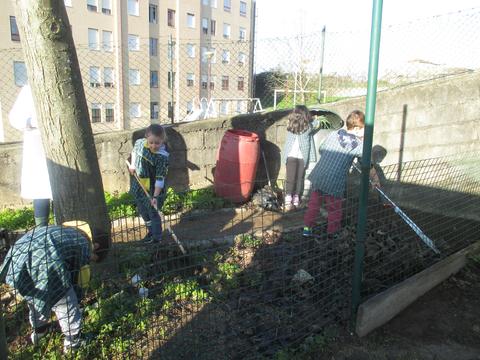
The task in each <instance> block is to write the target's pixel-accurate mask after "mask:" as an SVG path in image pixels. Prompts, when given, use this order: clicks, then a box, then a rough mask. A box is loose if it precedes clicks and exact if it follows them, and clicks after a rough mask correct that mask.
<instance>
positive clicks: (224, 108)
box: [220, 100, 228, 115]
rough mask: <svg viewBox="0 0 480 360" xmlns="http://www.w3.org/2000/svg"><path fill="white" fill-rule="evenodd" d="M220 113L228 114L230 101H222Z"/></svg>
mask: <svg viewBox="0 0 480 360" xmlns="http://www.w3.org/2000/svg"><path fill="white" fill-rule="evenodd" d="M220 114H222V115H227V114H228V103H227V101H225V100H222V101H220Z"/></svg>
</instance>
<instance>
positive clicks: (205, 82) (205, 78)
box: [200, 74, 208, 89]
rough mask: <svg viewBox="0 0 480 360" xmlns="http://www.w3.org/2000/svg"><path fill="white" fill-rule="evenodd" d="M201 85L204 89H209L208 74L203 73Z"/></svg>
mask: <svg viewBox="0 0 480 360" xmlns="http://www.w3.org/2000/svg"><path fill="white" fill-rule="evenodd" d="M200 85H201V86H202V89H207V88H208V75H207V74H202V76H201V84H200Z"/></svg>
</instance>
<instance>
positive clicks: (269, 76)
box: [255, 9, 480, 108]
mask: <svg viewBox="0 0 480 360" xmlns="http://www.w3.org/2000/svg"><path fill="white" fill-rule="evenodd" d="M479 19H480V9H470V10H464V11H459V12H456V13H451V14H446V15H441V16H435V17H431V18H424V19H418V20H414V21H411V22H408V23H403V24H398V25H390V26H388V25H384V26H383V27H382V34H381V44H380V59H379V74H378V91H382V90H386V89H390V88H393V87H397V86H401V85H406V84H411V83H415V82H419V81H424V80H429V79H434V78H438V77H444V76H448V75H454V74H461V73H464V72H469V71H473V70H477V69H478V68H479V66H480V63H479V61H478V59H479V58H480V57H479V55H480V54H478V51H479V50H478V49H479V48H480V46H479V45H480V38H479V35H478V34H479V30H480V29H479V26H480V25H479V24H480V22H479V21H478V20H479ZM351 27H354V25H353V24H352V26H351ZM369 41H370V30H369V29H368V28H366V27H363V28H361V29H357V30H354V31H345V32H331V31H329V30H328V28H327V29H324V30H323V32H322V31H319V32H317V33H308V34H307V33H305V34H300V35H297V36H295V37H291V38H277V39H265V40H259V41H258V42H257V44H256V59H255V74H256V81H255V86H256V87H255V96H257V97H259V98H260V99H261V100H262V105H263V106H264V108H269V107H273V108H291V107H292V106H293V105H294V104H300V103H301V104H305V103H306V104H309V105H315V104H318V103H324V102H331V101H337V100H340V99H344V98H349V97H355V96H362V95H366V93H367V70H368V54H369V52H368V50H369ZM272 54H275V55H274V56H272Z"/></svg>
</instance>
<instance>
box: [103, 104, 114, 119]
mask: <svg viewBox="0 0 480 360" xmlns="http://www.w3.org/2000/svg"><path fill="white" fill-rule="evenodd" d="M113 106H114V105H113V104H112V103H106V104H105V121H106V122H114V121H115V113H114V110H113Z"/></svg>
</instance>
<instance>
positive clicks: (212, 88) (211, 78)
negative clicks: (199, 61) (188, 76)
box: [210, 75, 215, 90]
mask: <svg viewBox="0 0 480 360" xmlns="http://www.w3.org/2000/svg"><path fill="white" fill-rule="evenodd" d="M210 90H215V75H213V76H210Z"/></svg>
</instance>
